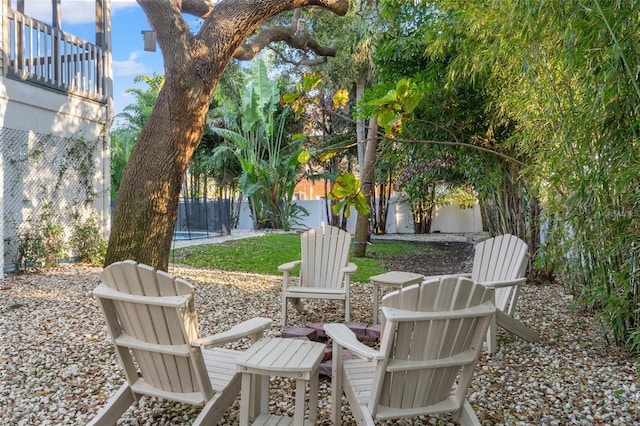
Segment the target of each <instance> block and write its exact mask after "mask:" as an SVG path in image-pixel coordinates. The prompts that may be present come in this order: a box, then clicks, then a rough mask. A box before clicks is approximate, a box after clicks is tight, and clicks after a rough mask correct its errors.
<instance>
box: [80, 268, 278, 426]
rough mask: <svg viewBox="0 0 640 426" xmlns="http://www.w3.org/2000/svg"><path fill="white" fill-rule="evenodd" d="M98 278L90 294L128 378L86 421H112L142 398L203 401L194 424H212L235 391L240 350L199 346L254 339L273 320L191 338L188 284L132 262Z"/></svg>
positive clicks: (194, 325) (194, 324) (194, 327)
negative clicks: (236, 359) (99, 280)
mask: <svg viewBox="0 0 640 426" xmlns="http://www.w3.org/2000/svg"><path fill="white" fill-rule="evenodd" d="M100 278H101V280H102V284H100V285H99V286H98V287H97V288H96V289H95V290H94V291H93V294H94V296H95V297H96V298H97V300H98V304H99V305H100V308H101V309H102V312H103V313H104V316H105V319H106V323H107V328H108V329H109V334H110V335H111V340H112V341H113V344H114V345H115V348H116V354H117V356H118V358H119V360H120V364H121V365H122V368H123V370H124V374H125V377H126V380H127V381H126V383H125V384H124V385H123V386H122V387H121V388H120V390H118V392H117V393H116V394H115V395H114V396H113V397H112V398H111V399H110V400H109V401H108V403H107V405H106V406H105V407H104V408H103V409H102V410H101V411H100V412H99V413H98V415H97V416H96V417H95V418H94V419H93V420H92V422H91V423H90V424H91V425H114V424H116V421H117V420H118V419H119V418H120V416H121V415H122V413H124V412H125V411H126V410H127V408H128V407H129V406H130V405H131V404H133V403H134V402H135V401H137V400H138V399H139V397H140V396H142V395H147V396H155V397H160V398H164V399H168V400H172V401H179V402H184V403H188V404H195V405H203V406H204V407H203V409H202V411H201V412H200V414H199V415H198V417H197V419H196V420H195V422H194V424H217V423H218V421H219V419H220V418H221V417H222V415H223V414H224V411H225V410H226V409H227V407H228V406H229V405H231V403H233V401H234V399H235V398H236V396H237V395H238V394H239V392H240V384H241V375H240V374H237V373H236V365H235V358H236V357H237V356H238V355H240V354H241V353H242V352H239V351H235V350H230V349H224V348H213V349H205V347H208V346H220V345H224V344H225V343H228V342H231V341H235V340H238V339H240V338H243V337H250V338H251V339H252V340H255V339H258V338H260V337H261V336H262V334H263V331H264V330H265V329H266V328H267V327H269V325H270V324H271V323H272V320H270V319H268V318H253V319H251V320H248V321H245V322H243V323H241V324H238V325H236V326H234V327H232V328H231V329H229V330H228V331H226V332H223V333H218V334H215V335H212V336H208V337H203V338H198V318H197V314H196V311H195V305H194V300H193V295H194V290H193V286H192V285H191V284H189V283H188V282H186V281H184V280H181V279H175V278H173V277H172V276H171V275H169V274H167V273H165V272H162V271H156V270H154V269H153V268H151V267H149V266H147V265H142V264H138V263H136V262H134V261H131V260H127V261H124V262H117V263H114V264H112V265H110V266H108V267H107V268H105V269H104V270H103V271H102V272H101V274H100Z"/></svg>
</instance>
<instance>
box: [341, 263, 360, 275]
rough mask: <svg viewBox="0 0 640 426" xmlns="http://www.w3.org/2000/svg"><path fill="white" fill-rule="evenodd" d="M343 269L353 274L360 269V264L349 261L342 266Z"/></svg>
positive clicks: (346, 272)
mask: <svg viewBox="0 0 640 426" xmlns="http://www.w3.org/2000/svg"><path fill="white" fill-rule="evenodd" d="M342 270H343V271H344V273H345V274H353V273H354V272H355V271H357V270H358V265H356V264H355V263H353V262H349V263H348V264H347V266H345V267H344V268H342Z"/></svg>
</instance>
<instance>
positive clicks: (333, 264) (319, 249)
mask: <svg viewBox="0 0 640 426" xmlns="http://www.w3.org/2000/svg"><path fill="white" fill-rule="evenodd" d="M300 247H301V259H300V260H296V261H293V262H288V263H285V264H283V265H280V266H278V270H279V271H280V272H282V273H283V277H282V326H285V325H287V300H288V299H291V302H292V304H293V306H294V307H295V308H296V310H297V311H298V312H300V313H302V312H303V304H302V301H301V300H300V299H330V300H331V299H332V300H342V301H344V316H345V321H349V314H350V309H351V307H350V304H349V285H350V280H351V277H350V275H351V274H352V273H354V272H355V271H356V270H357V269H358V268H357V266H356V265H355V264H353V263H351V262H349V251H350V249H351V234H349V233H348V232H346V231H343V230H342V229H340V228H336V227H334V226H320V227H318V228H316V229H310V230H308V231H306V232H304V233H302V234H301V235H300ZM297 266H300V281H299V284H298V285H292V282H290V281H292V280H290V274H289V273H290V271H291V270H292V269H293V268H295V267H297Z"/></svg>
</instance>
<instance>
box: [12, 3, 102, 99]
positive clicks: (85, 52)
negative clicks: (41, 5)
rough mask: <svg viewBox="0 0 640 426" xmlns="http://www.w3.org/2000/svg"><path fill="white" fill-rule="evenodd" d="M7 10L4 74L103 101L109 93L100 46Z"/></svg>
mask: <svg viewBox="0 0 640 426" xmlns="http://www.w3.org/2000/svg"><path fill="white" fill-rule="evenodd" d="M7 12H8V13H7V18H8V20H7V21H8V22H7V21H5V26H8V31H7V30H6V29H5V31H6V32H5V43H6V44H5V52H7V56H8V67H7V76H8V77H12V78H17V79H21V80H24V81H29V82H32V83H35V84H38V85H41V86H46V87H48V88H50V89H53V90H56V91H61V92H67V93H73V94H77V95H80V96H84V97H87V98H91V99H94V100H97V101H101V102H106V101H107V98H108V97H109V96H110V95H111V94H110V93H108V92H109V85H108V82H107V80H106V76H107V75H108V74H107V72H106V71H107V69H106V66H107V63H108V61H107V56H106V52H105V51H104V50H103V49H102V48H100V47H99V46H97V45H95V44H93V43H89V42H87V41H85V40H82V39H80V38H78V37H75V36H73V35H71V34H68V33H65V32H64V31H61V30H59V29H57V28H54V27H52V26H50V25H47V24H45V23H42V22H40V21H38V20H36V19H33V18H30V17H28V16H25V15H23V14H22V13H20V12H18V11H15V10H8V11H7ZM7 32H8V33H7Z"/></svg>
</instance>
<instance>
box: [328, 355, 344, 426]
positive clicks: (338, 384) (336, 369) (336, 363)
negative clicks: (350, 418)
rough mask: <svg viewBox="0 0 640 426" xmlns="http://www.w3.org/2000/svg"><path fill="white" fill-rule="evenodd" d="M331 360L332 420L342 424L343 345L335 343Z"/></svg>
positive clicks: (336, 423) (335, 423)
mask: <svg viewBox="0 0 640 426" xmlns="http://www.w3.org/2000/svg"><path fill="white" fill-rule="evenodd" d="M332 358H333V361H332V362H331V422H332V423H333V424H334V425H339V424H342V389H343V388H342V386H343V380H344V376H343V374H344V372H343V370H342V346H340V345H338V344H337V343H334V344H333V350H332Z"/></svg>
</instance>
